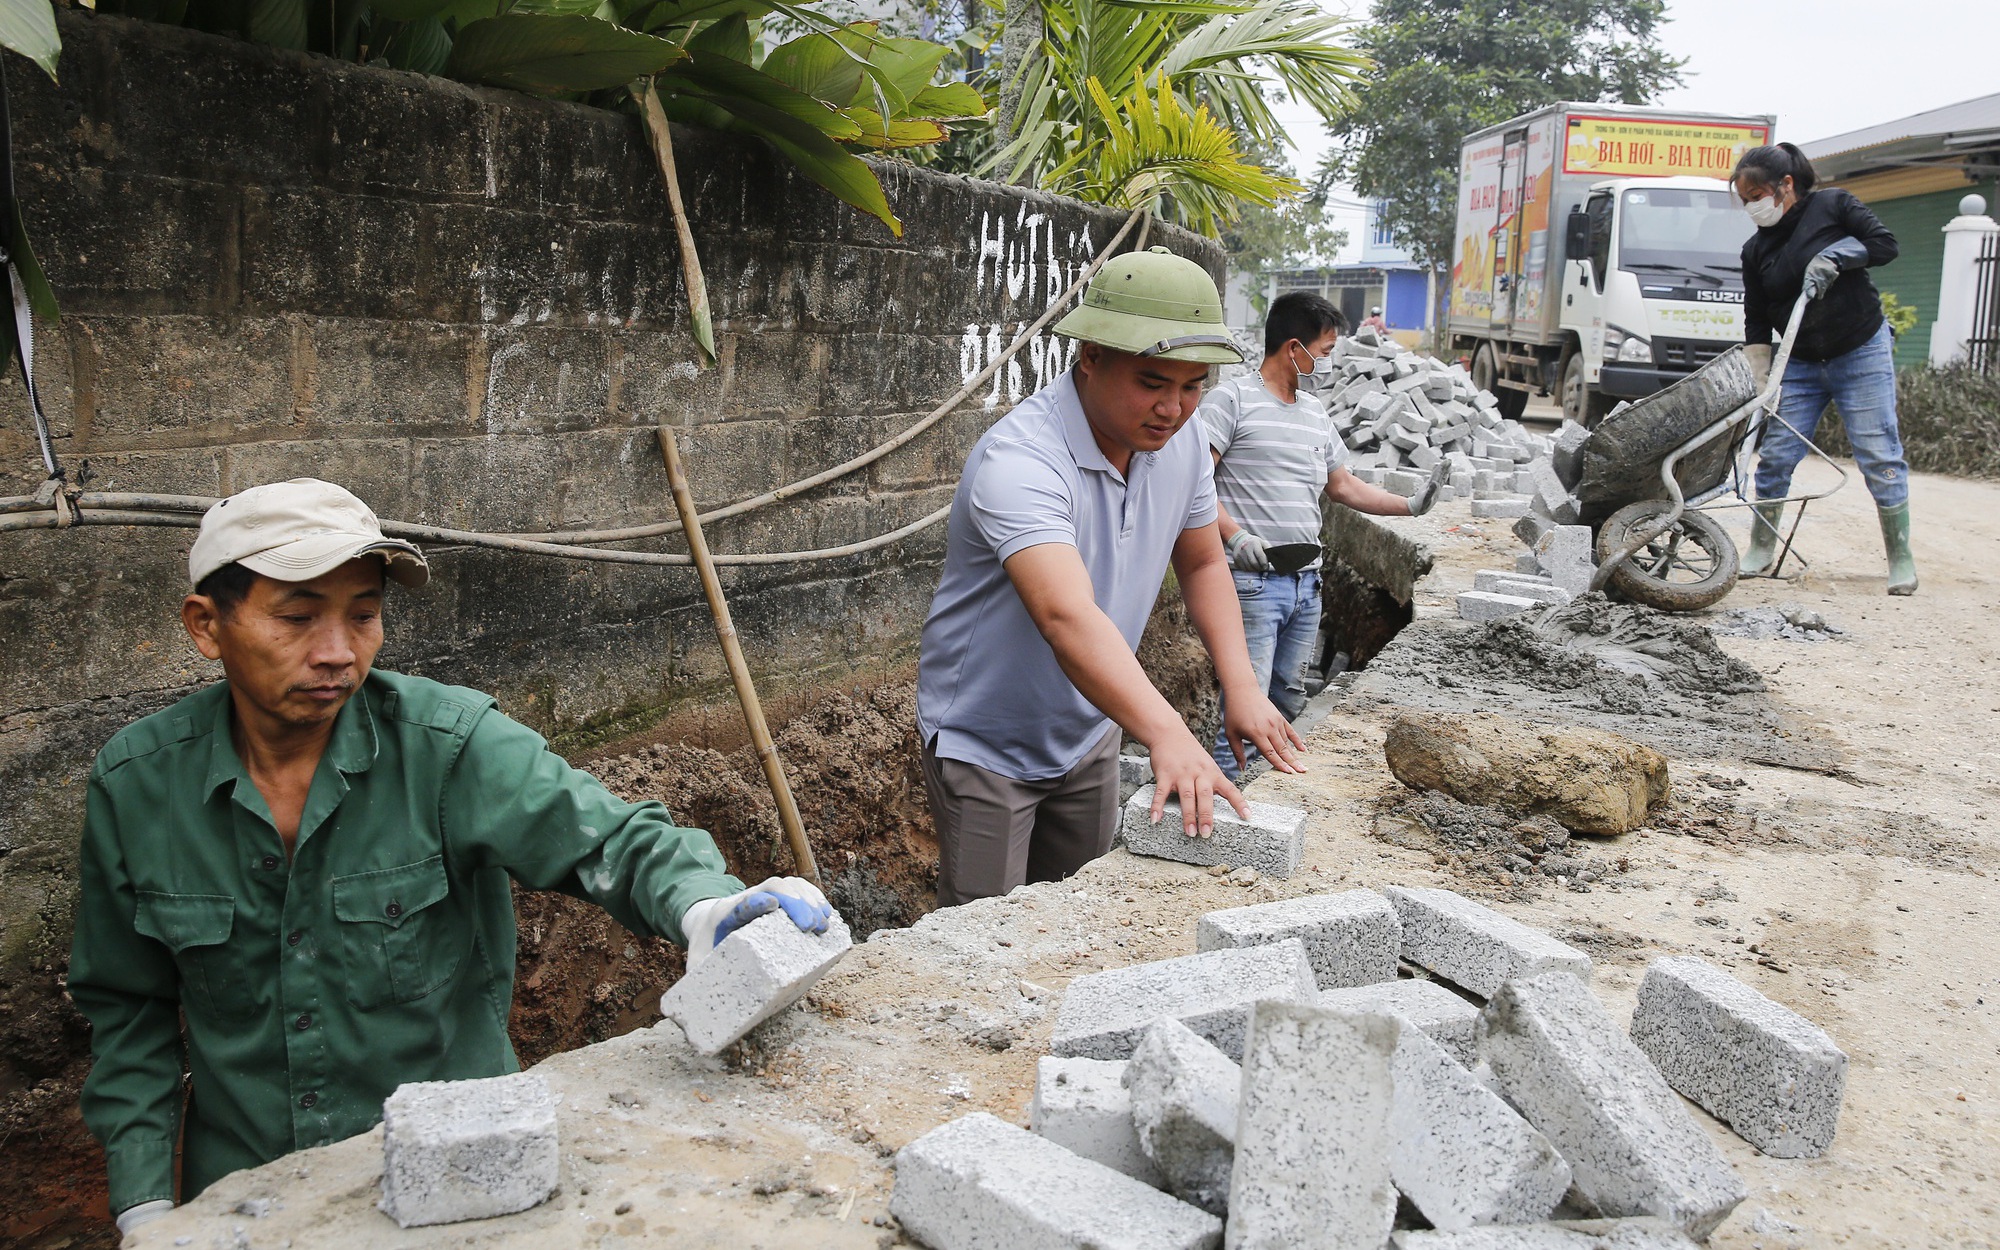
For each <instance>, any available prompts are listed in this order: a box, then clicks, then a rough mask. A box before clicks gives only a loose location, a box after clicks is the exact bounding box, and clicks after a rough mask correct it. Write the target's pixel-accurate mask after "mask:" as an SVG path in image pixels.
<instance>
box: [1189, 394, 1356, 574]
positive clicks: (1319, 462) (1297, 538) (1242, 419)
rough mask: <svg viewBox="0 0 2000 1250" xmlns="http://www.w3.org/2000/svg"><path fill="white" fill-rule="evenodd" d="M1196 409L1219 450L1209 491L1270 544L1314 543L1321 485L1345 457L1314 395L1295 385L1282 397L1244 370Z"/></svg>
mask: <svg viewBox="0 0 2000 1250" xmlns="http://www.w3.org/2000/svg"><path fill="white" fill-rule="evenodd" d="M1195 415H1196V416H1197V417H1199V418H1200V419H1201V423H1202V425H1203V427H1204V428H1205V429H1206V430H1207V431H1208V445H1209V447H1210V448H1211V449H1213V450H1214V451H1216V452H1217V453H1219V454H1220V455H1221V456H1222V460H1221V462H1220V463H1218V464H1217V465H1216V466H1215V494H1216V497H1217V498H1218V499H1220V500H1221V501H1222V506H1223V507H1225V508H1227V509H1229V515H1230V516H1232V517H1234V518H1235V520H1236V523H1237V524H1238V525H1241V526H1242V527H1243V528H1244V529H1247V530H1249V531H1250V532H1251V533H1252V534H1255V535H1256V536H1257V537H1259V538H1261V539H1263V540H1264V541H1265V542H1267V543H1269V544H1271V545H1272V546H1274V547H1276V546H1280V545H1282V544H1285V543H1317V542H1318V541H1319V497H1320V492H1321V491H1323V490H1325V489H1326V479H1327V478H1328V477H1329V476H1330V475H1331V474H1332V473H1333V471H1334V470H1335V469H1338V468H1340V467H1341V466H1342V465H1343V464H1346V463H1347V444H1346V443H1344V442H1342V441H1341V438H1340V435H1338V434H1336V433H1335V432H1334V429H1333V422H1332V421H1331V420H1330V419H1329V418H1328V417H1327V415H1326V405H1325V404H1324V403H1322V402H1321V401H1320V398H1319V396H1317V395H1312V394H1309V393H1307V392H1306V391H1303V390H1301V391H1300V392H1299V393H1298V398H1297V399H1296V400H1295V401H1293V402H1292V403H1289V404H1288V403H1286V402H1285V401H1284V400H1282V399H1279V398H1278V397H1277V396H1276V395H1273V394H1272V393H1271V389H1270V388H1269V387H1268V386H1266V385H1265V384H1264V379H1263V378H1262V377H1261V376H1259V375H1258V374H1255V373H1246V374H1244V375H1242V376H1241V377H1234V378H1231V379H1229V380H1228V381H1227V382H1224V383H1223V384H1222V385H1220V386H1218V387H1216V388H1215V389H1214V390H1213V391H1210V392H1209V393H1208V395H1207V396H1206V397H1204V398H1203V399H1202V401H1201V408H1200V409H1199V410H1198V411H1197V412H1196V414H1195ZM1318 563H1319V562H1318V561H1317V560H1315V561H1313V563H1312V564H1311V565H1308V566H1307V567H1309V568H1310V567H1317V565H1318Z"/></svg>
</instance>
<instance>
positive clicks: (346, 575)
mask: <svg viewBox="0 0 2000 1250" xmlns="http://www.w3.org/2000/svg"><path fill="white" fill-rule="evenodd" d="M429 576H430V572H429V568H428V566H427V565H426V564H425V563H424V559H423V556H422V554H421V553H420V552H419V551H418V550H417V548H416V547H415V546H413V545H412V544H410V543H407V542H402V541H399V540H396V539H390V538H386V537H384V536H383V534H382V531H381V527H380V525H379V523H378V522H377V521H376V519H375V515H374V513H372V512H370V511H369V510H368V508H367V506H366V505H364V504H363V503H362V502H361V501H360V500H359V499H356V498H355V497H354V496H353V495H351V494H349V493H348V492H347V491H345V490H343V489H341V488H340V487H338V486H334V485H331V484H329V483H326V482H320V481H315V480H312V479H299V480H295V481H290V482H280V483H274V484H272V485H268V486H259V487H254V488H252V489H250V490H246V491H244V492H242V493H241V494H238V495H235V496H232V497H231V498H229V499H225V500H223V501H222V502H220V503H218V504H216V505H215V506H214V507H213V508H211V509H210V510H209V512H208V514H207V515H206V516H205V517H204V518H203V519H202V525H201V531H200V534H199V536H198V537H197V538H196V539H195V543H194V547H193V550H192V551H191V552H190V553H189V557H188V577H189V582H190V583H191V584H192V585H193V587H194V593H193V594H190V595H189V596H188V597H187V598H186V600H185V601H184V602H183V603H182V605H181V619H182V622H183V623H184V624H185V625H186V627H187V631H188V634H189V636H190V637H191V638H192V639H193V640H194V644H195V646H196V647H197V648H199V649H200V651H201V653H202V654H203V655H205V656H207V657H208V658H209V659H211V660H220V661H221V662H222V668H223V673H224V677H225V680H223V681H221V682H218V683H216V684H215V685H212V686H209V687H208V688H206V689H204V690H202V691H200V692H198V693H196V694H193V695H190V696H189V697H187V698H185V699H182V700H181V701H180V702H179V703H176V704H174V705H173V706H172V707H170V708H167V709H166V710H164V711H161V712H157V713H155V714H153V715H151V716H148V717H146V718H145V719H143V720H140V721H138V722H136V723H135V724H132V725H130V726H128V727H127V728H125V729H124V730H122V731H120V732H119V733H118V734H117V735H116V736H115V737H113V738H112V739H111V741H110V742H109V743H107V744H106V745H105V747H104V749H103V750H102V751H100V752H99V753H98V756H97V762H96V765H95V767H94V768H92V770H91V774H90V789H89V794H88V798H87V809H86V812H87V814H86V817H85V824H84V833H83V847H82V864H81V875H82V882H81V884H82V899H81V902H80V904H79V907H78V911H77V923H76V940H75V945H74V947H73V949H72V951H71V957H70V977H69V990H70V994H71V996H72V997H74V998H75V1000H76V1003H77V1006H78V1007H80V1008H81V1009H82V1010H83V1012H84V1014H85V1015H87V1016H88V1017H89V1018H90V1021H91V1025H92V1039H91V1044H92V1048H93V1050H94V1051H95V1052H96V1065H95V1067H94V1068H93V1069H92V1070H91V1074H90V1078H89V1080H88V1081H87V1082H86V1083H85V1085H84V1090H83V1114H84V1118H85V1120H86V1121H87V1122H88V1123H89V1125H90V1127H91V1130H92V1131H93V1132H94V1133H95V1134H96V1135H97V1137H98V1139H99V1140H100V1141H101V1142H103V1143H104V1150H105V1156H106V1164H107V1168H108V1171H109V1179H110V1190H111V1193H110V1197H111V1210H112V1211H113V1212H116V1213H118V1223H119V1228H120V1230H121V1231H125V1232H129V1231H130V1230H131V1229H132V1228H133V1227H136V1226H137V1225H138V1224H141V1223H144V1222H145V1221H146V1220H148V1219H151V1218H154V1217H156V1216H158V1215H160V1214H163V1213H164V1212H165V1211H167V1210H168V1209H170V1208H171V1207H172V1204H173V1199H174V1185H173V1166H174V1148H175V1143H176V1141H177V1140H179V1139H181V1137H182V1130H183V1103H184V1101H185V1141H184V1145H183V1158H182V1178H181V1192H182V1193H183V1194H184V1195H186V1196H188V1197H192V1196H193V1195H195V1194H198V1193H200V1192H201V1191H202V1190H203V1189H204V1188H206V1187H207V1186H208V1185H209V1184H210V1183H211V1182H213V1181H214V1180H216V1179H217V1178H218V1177H221V1176H223V1175H224V1174H226V1173H229V1172H233V1171H236V1170H237V1169H239V1168H246V1167H254V1166H256V1165H257V1164H260V1163H264V1162H267V1161H269V1160H271V1159H274V1158H277V1157H278V1156H280V1155H283V1154H286V1153H288V1152H290V1151H293V1150H299V1149H303V1148H305V1147H308V1146H318V1145H324V1144H326V1143H328V1142H333V1141H338V1140H340V1139H342V1138H345V1137H349V1136H352V1135H354V1134H356V1133H360V1132H364V1131H366V1130H367V1129H369V1128H371V1127H372V1126H373V1125H374V1124H375V1123H376V1122H377V1121H378V1120H380V1119H381V1114H382V1100H383V1099H384V1098H385V1097H387V1096H388V1095H389V1094H390V1093H392V1092H393V1091H394V1090H395V1088H396V1087H397V1086H398V1085H401V1084H403V1083H404V1082H406V1081H436V1080H456V1079H462V1078H468V1077H483V1076H496V1075H499V1074H501V1073H505V1072H512V1071H514V1070H516V1069H517V1068H518V1067H519V1066H520V1065H519V1063H518V1061H517V1060H516V1059H515V1057H514V1051H513V1047H512V1046H511V1044H510V1043H509V1041H508V1039H507V1014H508V1009H509V1006H510V1005H511V1003H512V1000H513V985H514V909H513V902H512V899H511V895H510V890H509V885H508V879H509V878H510V877H511V878H513V879H514V880H518V881H520V882H521V883H522V884H523V885H525V886H527V887H529V888H531V889H538V890H551V889H553V890H561V891H563V892H565V893H568V894H574V895H576V896H578V897H580V898H587V899H590V900H591V901H592V902H594V903H596V904H597V905H598V906H600V907H602V908H604V909H605V910H606V911H607V912H609V913H610V914H611V915H612V917H613V918H614V919H616V920H617V921H618V922H619V923H620V924H622V925H624V926H625V927H626V928H628V929H631V930H632V931H634V932H636V933H643V934H655V935H659V936H663V937H667V938H669V939H672V940H674V941H676V942H681V943H684V944H686V945H687V947H688V951H689V961H690V963H692V962H693V961H694V960H696V959H697V958H700V957H701V956H703V955H705V954H706V952H708V951H709V950H712V949H713V948H714V946H715V944H716V943H717V942H719V941H721V940H722V939H723V938H724V937H726V936H728V935H729V934H730V933H731V932H733V931H734V930H735V929H736V928H738V927H740V926H741V925H743V924H745V923H747V922H748V921H749V920H751V919H753V918H754V917H756V916H758V915H762V914H764V913H766V912H769V911H772V910H777V909H779V908H782V909H783V910H784V911H785V912H786V913H787V914H788V915H790V916H791V918H792V920H793V921H794V922H795V923H797V924H798V925H799V927H800V928H801V929H807V930H812V931H815V932H823V931H824V930H825V928H826V926H827V921H828V917H829V916H830V915H831V908H830V907H829V906H828V905H827V903H826V900H825V898H824V897H822V896H821V895H820V893H819V892H818V891H817V890H815V889H814V888H813V887H812V886H811V885H810V884H808V883H806V882H804V881H800V880H798V879H797V878H773V879H771V880H769V881H767V882H765V883H764V884H763V885H760V886H758V887H757V888H756V889H754V890H746V889H744V887H743V883H742V882H741V881H738V880H737V879H736V878H734V877H732V876H729V875H728V874H727V873H726V872H724V871H723V861H722V856H721V854H720V853H719V852H718V851H717V850H716V846H715V843H714V841H713V840H712V839H710V837H709V836H708V835H707V834H706V833H704V832H702V831H700V830H698V829H682V828H678V827H676V826H675V825H674V823H673V821H672V819H671V818H670V817H669V816H668V814H667V810H666V808H664V807H662V806H661V805H660V804H658V803H654V802H645V803H627V802H624V801H622V800H620V799H618V798H617V797H615V796H614V795H612V794H611V792H610V791H608V790H606V789H605V788H604V786H603V784H602V783H600V782H599V781H598V780H597V779H596V778H594V777H592V776H590V775H589V774H587V773H584V772H580V771H578V770H576V769H574V768H571V767H570V766H569V765H568V764H566V763H564V762H563V760H562V759H561V758H560V757H559V756H557V755H556V754H555V753H553V752H552V751H550V750H549V749H548V745H547V744H546V743H545V742H543V740H542V739H541V738H540V737H539V736H537V735H536V734H535V733H533V732H532V731H530V730H528V729H527V728H525V727H524V726H522V725H519V724H517V723H515V722H514V721H512V720H510V719H508V718H507V717H506V716H504V715H502V714H501V713H500V712H498V711H496V710H494V704H493V700H492V699H491V698H490V697H488V696H487V695H484V694H480V693H478V692H477V691H473V690H467V689H463V688H461V687H456V686H445V685H440V684H438V683H437V682H434V681H427V680H425V679H423V678H420V677H408V676H403V675H401V674H397V673H387V672H376V671H371V665H372V664H373V662H374V659H375V655H376V652H377V651H378V650H380V648H381V646H382V609H383V602H382V600H383V591H384V588H385V580H393V581H396V582H399V583H401V584H403V585H405V586H411V587H415V586H421V585H423V584H424V582H426V581H427V580H428V579H429ZM183 1062H185V1063H186V1066H187V1070H188V1073H189V1077H188V1082H187V1087H186V1089H185V1091H183V1086H182V1079H181V1072H182V1064H183Z"/></svg>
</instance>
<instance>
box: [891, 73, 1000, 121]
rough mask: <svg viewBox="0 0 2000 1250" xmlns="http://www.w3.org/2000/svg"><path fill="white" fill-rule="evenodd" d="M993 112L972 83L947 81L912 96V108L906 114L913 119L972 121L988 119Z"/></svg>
mask: <svg viewBox="0 0 2000 1250" xmlns="http://www.w3.org/2000/svg"><path fill="white" fill-rule="evenodd" d="M991 111H992V109H991V108H990V107H989V106H988V105H987V103H986V97H985V96H983V95H980V94H979V89H978V88H977V87H974V86H973V85H972V84H970V83H963V82H947V83H938V84H937V85H935V86H930V87H925V88H924V89H923V90H922V91H919V92H917V94H915V95H913V96H911V97H910V107H909V108H908V109H907V110H906V112H907V113H908V114H909V116H911V117H928V118H933V119H935V120H938V121H948V122H955V121H968V120H970V119H972V118H975V117H984V116H986V115H987V114H988V113H989V112H991Z"/></svg>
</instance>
